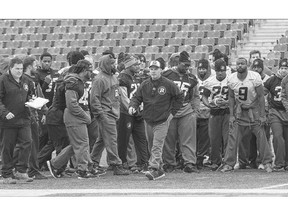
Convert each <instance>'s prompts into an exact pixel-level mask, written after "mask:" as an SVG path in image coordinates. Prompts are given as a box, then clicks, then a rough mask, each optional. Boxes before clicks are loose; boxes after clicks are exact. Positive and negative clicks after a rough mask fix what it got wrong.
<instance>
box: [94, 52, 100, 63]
mask: <svg viewBox="0 0 288 216" xmlns="http://www.w3.org/2000/svg"><path fill="white" fill-rule="evenodd" d="M101 56H102V53H97V54H94V55H92V57H93V59H94V61H95V62H99V59H100V58H101Z"/></svg>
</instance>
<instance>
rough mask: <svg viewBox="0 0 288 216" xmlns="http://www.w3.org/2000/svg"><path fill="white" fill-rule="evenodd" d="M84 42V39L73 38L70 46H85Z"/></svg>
mask: <svg viewBox="0 0 288 216" xmlns="http://www.w3.org/2000/svg"><path fill="white" fill-rule="evenodd" d="M83 44H84V41H83V40H79V39H77V40H72V41H71V43H70V46H71V47H76V48H81V47H83Z"/></svg>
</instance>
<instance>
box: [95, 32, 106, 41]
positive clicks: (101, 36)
mask: <svg viewBox="0 0 288 216" xmlns="http://www.w3.org/2000/svg"><path fill="white" fill-rule="evenodd" d="M94 39H97V40H106V39H107V34H106V33H104V32H101V33H95V34H94Z"/></svg>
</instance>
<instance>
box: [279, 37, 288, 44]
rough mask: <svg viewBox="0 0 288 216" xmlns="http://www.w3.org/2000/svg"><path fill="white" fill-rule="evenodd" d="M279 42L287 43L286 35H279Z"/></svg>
mask: <svg viewBox="0 0 288 216" xmlns="http://www.w3.org/2000/svg"><path fill="white" fill-rule="evenodd" d="M279 43H280V44H288V37H281V38H279Z"/></svg>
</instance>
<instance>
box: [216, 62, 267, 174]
mask: <svg viewBox="0 0 288 216" xmlns="http://www.w3.org/2000/svg"><path fill="white" fill-rule="evenodd" d="M247 63H248V62H247V60H246V59H245V58H242V57H241V58H238V59H237V61H236V69H237V73H233V74H231V76H229V78H228V88H229V110H230V119H229V121H230V125H231V127H233V126H234V125H235V124H237V127H236V130H237V131H236V134H237V137H236V144H235V143H234V142H228V144H227V148H226V152H225V156H224V165H223V166H221V167H220V168H219V170H221V172H228V171H232V170H233V169H234V166H235V164H236V160H237V148H238V146H240V145H247V144H248V145H249V144H250V142H249V141H250V137H251V133H253V134H254V135H255V136H256V139H257V149H258V151H259V160H260V162H261V163H262V164H263V166H264V169H265V170H266V172H272V156H273V155H272V151H271V148H270V146H269V144H268V141H267V138H266V136H265V131H264V124H265V123H266V114H265V99H264V90H263V84H262V80H261V77H260V75H259V74H258V73H255V72H254V71H250V70H248V66H247Z"/></svg>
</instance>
